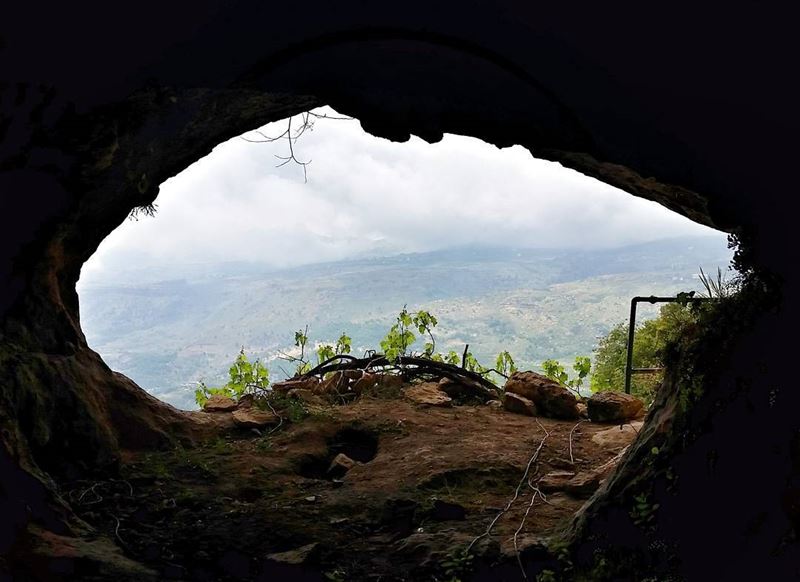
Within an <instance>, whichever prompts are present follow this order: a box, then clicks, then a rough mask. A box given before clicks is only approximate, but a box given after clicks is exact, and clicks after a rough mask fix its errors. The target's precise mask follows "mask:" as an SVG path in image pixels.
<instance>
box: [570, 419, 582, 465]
mask: <svg viewBox="0 0 800 582" xmlns="http://www.w3.org/2000/svg"><path fill="white" fill-rule="evenodd" d="M582 422H586V420H579V421H578V422H577V424H576V425H575V426H573V427H572V430H571V431H569V462H570V463H572V464H573V465H574V464H575V459H574V458H573V456H572V433H574V432H575V429H576V428H578V427H579V426H580V424H581V423H582Z"/></svg>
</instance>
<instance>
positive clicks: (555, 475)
mask: <svg viewBox="0 0 800 582" xmlns="http://www.w3.org/2000/svg"><path fill="white" fill-rule="evenodd" d="M574 476H575V473H574V472H572V471H552V472H550V473H548V474H547V475H545V476H544V477H542V478H541V479H539V483H538V487H539V489H541V490H542V491H544V492H545V493H549V492H550V491H563V490H564V487H566V485H567V483H568V482H569V480H570V479H572V478H573V477H574Z"/></svg>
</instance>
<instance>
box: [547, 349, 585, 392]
mask: <svg viewBox="0 0 800 582" xmlns="http://www.w3.org/2000/svg"><path fill="white" fill-rule="evenodd" d="M572 369H573V370H574V371H575V373H576V374H577V376H574V377H573V378H570V377H569V374H568V373H567V371H566V370H565V369H564V366H563V365H562V364H561V363H560V362H559V361H558V360H545V361H544V362H542V370H544V375H545V376H547V377H548V378H550V379H551V380H555V381H556V382H558V383H559V384H561V385H562V386H565V387H566V388H569V389H570V390H572V391H573V392H575V393H576V394H578V395H580V388H581V386H583V380H584V378H586V376H588V375H589V372H590V371H591V370H592V360H591V359H590V358H588V357H587V356H578V357H577V358H575V363H574V364H573V365H572Z"/></svg>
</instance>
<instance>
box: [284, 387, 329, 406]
mask: <svg viewBox="0 0 800 582" xmlns="http://www.w3.org/2000/svg"><path fill="white" fill-rule="evenodd" d="M286 395H287V396H288V397H289V398H295V399H297V400H302V401H303V402H305V403H306V404H311V405H314V406H322V405H323V404H325V401H324V400H323V399H322V397H320V396H317V395H316V394H314V393H313V392H312V391H311V390H308V389H307V388H292V389H291V390H289V392H287V393H286Z"/></svg>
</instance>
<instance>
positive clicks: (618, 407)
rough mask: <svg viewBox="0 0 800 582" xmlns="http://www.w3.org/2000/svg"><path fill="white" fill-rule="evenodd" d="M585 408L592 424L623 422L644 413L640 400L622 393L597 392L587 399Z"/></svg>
mask: <svg viewBox="0 0 800 582" xmlns="http://www.w3.org/2000/svg"><path fill="white" fill-rule="evenodd" d="M587 408H588V412H589V418H590V419H591V420H592V421H594V422H625V421H628V420H632V419H634V418H638V417H639V416H640V415H641V414H642V413H643V412H644V404H643V403H642V401H641V400H639V399H638V398H637V397H636V396H632V395H630V394H624V393H622V392H597V393H595V394H593V395H592V397H591V398H589V401H588V403H587Z"/></svg>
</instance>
